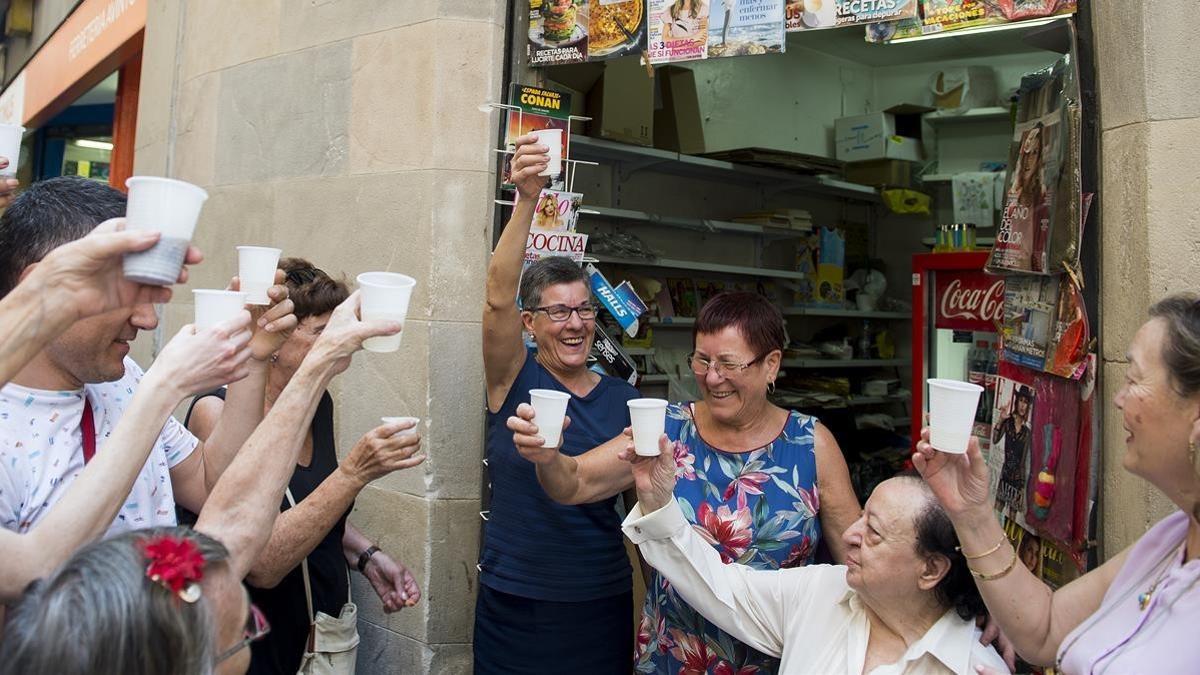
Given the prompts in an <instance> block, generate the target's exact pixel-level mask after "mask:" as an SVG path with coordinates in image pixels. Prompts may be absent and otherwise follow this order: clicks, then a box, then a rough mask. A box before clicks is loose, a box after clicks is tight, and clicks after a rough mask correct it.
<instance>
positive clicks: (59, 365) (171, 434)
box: [0, 177, 296, 535]
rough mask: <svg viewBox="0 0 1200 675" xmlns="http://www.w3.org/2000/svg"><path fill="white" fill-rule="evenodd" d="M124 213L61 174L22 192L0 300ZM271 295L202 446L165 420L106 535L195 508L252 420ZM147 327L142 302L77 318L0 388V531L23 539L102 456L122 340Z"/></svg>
mask: <svg viewBox="0 0 1200 675" xmlns="http://www.w3.org/2000/svg"><path fill="white" fill-rule="evenodd" d="M124 213H125V196H124V195H123V194H121V193H120V192H118V191H117V190H115V189H113V188H111V187H109V186H107V185H104V184H102V183H98V182H95V181H89V180H86V179H81V178H75V177H62V178H53V179H50V180H46V181H42V182H40V183H35V184H33V185H31V186H30V187H29V188H28V189H27V190H26V191H25V192H23V193H22V194H21V195H20V196H18V197H17V198H16V199H15V200H14V201H13V203H12V205H11V206H9V207H8V208H7V209H6V210H5V211H4V214H3V215H2V216H0V297H3V296H4V295H6V294H7V293H8V292H9V291H11V290H12V289H13V288H14V287H15V286H16V284H17V283H18V282H19V281H20V279H21V278H22V277H23V276H24V275H25V274H26V273H27V272H28V271H29V270H30V269H32V266H33V265H36V264H37V262H38V261H39V260H41V258H42V257H43V256H45V255H46V254H47V253H48V252H50V251H51V250H53V249H54V248H55V247H56V246H59V245H62V244H64V243H67V242H69V241H73V240H75V239H78V238H80V237H82V236H84V235H86V234H87V233H88V232H89V231H91V229H92V228H93V227H95V226H96V225H97V224H99V223H100V222H102V221H104V220H107V219H110V218H119V217H122V216H124ZM271 294H272V299H273V300H274V301H275V303H274V304H273V306H271V307H270V308H269V309H268V310H267V311H266V313H265V314H264V315H263V316H262V318H261V319H260V320H259V321H258V324H259V325H256V326H255V332H254V337H253V339H252V340H251V343H250V346H249V347H248V349H250V350H251V359H250V375H249V376H248V377H247V378H245V379H243V380H241V381H239V382H235V383H233V384H231V385H230V386H229V398H230V400H232V399H233V397H236V398H237V403H234V404H233V405H226V407H225V413H224V414H223V415H222V417H221V419H220V421H219V422H218V425H217V428H216V429H215V430H214V432H213V434H212V436H210V437H209V439H208V441H207V442H205V443H200V442H198V441H197V440H196V438H195V437H194V436H192V435H191V433H189V432H188V431H187V430H186V429H185V428H184V427H183V426H182V425H180V424H179V423H178V422H176V421H175V420H174V419H173V418H171V419H168V421H167V423H166V425H165V426H164V427H163V431H162V433H161V434H160V435H159V437H158V441H157V443H156V444H155V447H154V449H153V450H152V451H151V453H150V457H149V459H148V460H147V462H146V465H145V467H143V469H142V472H141V475H140V476H139V477H138V480H137V482H136V483H135V484H134V488H133V491H132V492H131V493H130V495H129V499H128V500H127V501H126V503H125V505H124V506H123V507H122V509H121V511H120V513H119V514H118V516H117V518H116V520H115V521H113V524H112V526H111V527H110V528H109V530H108V534H109V535H112V534H115V533H118V532H122V531H125V530H130V529H141V528H146V527H155V526H167V525H174V524H175V504H176V503H178V504H180V505H182V506H184V507H186V508H187V509H189V510H191V511H196V512H198V511H199V510H200V507H201V506H202V505H203V504H204V501H205V499H207V497H208V493H209V490H210V489H211V488H212V486H213V485H214V484H215V483H216V481H217V478H219V477H220V475H221V472H222V471H224V470H225V467H226V466H228V465H229V462H230V461H231V460H232V459H233V457H234V455H235V454H236V452H237V450H238V449H239V448H240V447H241V446H242V443H244V442H245V440H246V439H247V438H248V437H249V436H250V434H251V432H253V431H254V428H255V427H256V426H257V425H258V423H259V422H260V421H261V420H262V416H263V394H264V391H265V386H266V373H267V365H268V363H267V360H268V359H269V358H270V356H271V354H272V353H274V351H275V350H276V349H277V348H278V346H279V345H280V344H281V343H282V342H283V340H285V339H286V338H287V335H288V334H289V333H290V332H291V330H292V329H293V328H294V327H295V323H296V321H295V316H293V315H292V313H291V312H292V303H291V301H290V300H288V299H287V289H286V287H283V286H276V287H274V288H273V289H272V291H271ZM256 318H257V317H256ZM157 325H158V317H157V315H156V314H155V311H154V306H153V305H149V304H146V305H137V306H135V307H133V308H128V309H120V310H115V311H112V312H108V313H105V314H101V315H98V316H94V317H91V318H88V319H84V320H81V321H78V322H76V324H75V325H73V326H72V327H71V328H70V329H69V330H67V331H66V332H65V333H63V334H62V335H61V336H59V337H58V338H56V339H55V340H54V341H52V342H51V343H49V344H48V345H47V346H46V347H45V348H44V349H43V350H42V351H41V352H40V353H39V354H38V355H37V356H36V357H34V359H33V360H32V361H31V362H30V363H29V364H28V365H27V366H25V368H24V369H23V370H21V372H20V373H18V374H17V376H16V377H14V378H13V379H12V381H11V382H10V383H9V384H8V385H6V386H4V387H3V388H2V389H0V527H4V528H5V529H9V530H14V531H17V532H25V531H27V530H28V529H29V528H30V527H31V526H32V525H34V524H35V523H36V522H37V521H38V520H39V519H40V518H41V517H42V516H44V515H45V513H46V512H47V510H48V509H49V508H50V506H52V505H53V504H54V503H55V502H56V501H58V499H60V498H61V496H62V495H63V493H64V492H65V491H66V489H67V487H68V486H69V485H70V484H71V482H72V481H73V480H74V478H75V477H76V476H77V475H78V474H79V472H80V471H81V470H82V469H83V466H84V462H85V455H87V454H88V453H89V452H103V451H104V439H105V438H106V437H107V435H108V434H110V433H111V432H112V429H113V427H115V426H116V423H117V421H118V420H119V419H120V417H121V414H122V412H123V411H124V409H125V407H126V405H127V404H128V402H129V399H130V397H131V396H132V395H133V392H134V389H135V388H136V387H137V385H138V382H139V381H140V379H141V376H142V371H141V369H140V368H138V366H137V365H136V364H135V363H134V362H133V361H132V360H131V359H129V358H128V357H127V355H128V353H129V343H130V342H132V341H133V339H134V338H136V337H137V334H138V331H140V330H152V329H154V328H155V327H156V326H157ZM87 417H90V422H91V423H90V425H89V424H85V419H86V418H87ZM89 429H90V430H91V433H89Z"/></svg>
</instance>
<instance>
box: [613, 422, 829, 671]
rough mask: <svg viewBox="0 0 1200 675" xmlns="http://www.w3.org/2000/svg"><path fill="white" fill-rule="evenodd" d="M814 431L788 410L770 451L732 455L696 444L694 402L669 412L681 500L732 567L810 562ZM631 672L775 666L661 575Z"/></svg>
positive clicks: (815, 534) (649, 592)
mask: <svg viewBox="0 0 1200 675" xmlns="http://www.w3.org/2000/svg"><path fill="white" fill-rule="evenodd" d="M815 423H816V420H815V419H814V418H812V417H809V416H807V415H803V414H801V413H798V412H795V411H792V412H791V413H789V415H788V420H787V424H786V425H785V426H784V428H783V431H782V433H780V434H779V436H777V437H776V438H775V440H774V441H772V442H771V443H770V444H768V445H766V446H764V447H762V448H759V449H757V450H753V451H750V452H743V453H732V452H724V451H721V450H718V449H716V448H713V447H711V446H709V445H708V444H707V443H705V442H704V440H703V439H702V438H700V434H699V433H698V432H697V430H696V425H695V423H694V422H693V420H692V408H691V405H690V404H675V405H671V406H669V407H668V408H667V427H666V433H667V437H668V438H670V439H671V442H672V447H673V448H674V451H675V467H676V468H675V476H676V478H677V482H676V484H675V499H676V501H678V502H679V506H680V507H682V509H683V513H684V516H685V517H686V518H687V519H688V521H689V522H691V523H692V527H693V528H695V530H696V532H697V533H699V534H700V536H701V537H704V539H705V541H707V542H709V543H710V544H712V546H713V548H715V549H716V550H717V551H718V552H719V553H720V554H721V559H722V560H723V561H725V563H726V564H728V563H732V562H736V563H741V564H743V565H749V566H750V567H753V568H755V569H763V570H769V569H780V568H784V567H799V566H801V565H806V564H808V563H809V562H810V561H811V560H812V556H813V553H814V552H815V551H816V548H817V544H818V543H819V541H820V538H821V524H820V521H819V520H818V519H817V509H818V506H819V502H818V498H817V487H816V479H817V460H816V446H815V444H814V440H813V425H814V424H815ZM634 669H635V670H636V672H638V673H659V674H665V675H701V674H704V673H712V674H714V675H771V674H773V673H776V672H777V671H778V669H779V661H778V660H777V659H774V658H772V657H769V656H767V655H765V654H762V653H761V652H758V651H756V650H754V649H752V648H751V647H748V646H746V645H744V644H742V643H741V642H739V641H738V640H736V639H735V638H733V637H732V636H730V635H729V634H727V633H725V632H724V631H722V630H721V629H719V628H717V627H716V626H714V625H713V624H711V623H709V621H708V620H707V619H705V618H704V617H703V616H701V615H700V614H699V613H698V612H696V611H695V610H694V609H692V608H691V607H689V606H688V604H687V603H686V602H684V601H683V600H682V599H681V598H680V597H679V596H677V595H676V594H675V591H674V589H672V588H671V585H670V584H669V583H668V582H667V581H666V580H664V579H663V578H662V577H660V576H659V575H658V574H657V573H655V574H654V575H653V576H652V577H651V578H650V580H649V582H648V583H647V589H646V605H645V607H644V608H643V612H642V623H641V626H640V628H639V630H638V640H637V645H636V651H635V654H634Z"/></svg>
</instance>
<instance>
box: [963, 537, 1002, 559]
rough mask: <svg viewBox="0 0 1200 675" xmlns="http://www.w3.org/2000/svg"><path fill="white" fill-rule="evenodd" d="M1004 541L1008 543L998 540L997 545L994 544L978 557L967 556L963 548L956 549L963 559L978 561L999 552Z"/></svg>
mask: <svg viewBox="0 0 1200 675" xmlns="http://www.w3.org/2000/svg"><path fill="white" fill-rule="evenodd" d="M1006 541H1008V539H1001V540H1000V543H999V544H996V545H995V546H993V547H991V548H989V549H988V550H987V553H980V554H979V555H967V552H966V551H964V550H963V548H962V547H961V546H959V547H957V548H958V552H959V553H961V554H963V557H964V558H966V559H967V560H979V559H980V558H986V557H988V556H989V555H991V554H993V553H995V552H996V551H999V550H1000V547H1001V546H1003V545H1004V542H1006Z"/></svg>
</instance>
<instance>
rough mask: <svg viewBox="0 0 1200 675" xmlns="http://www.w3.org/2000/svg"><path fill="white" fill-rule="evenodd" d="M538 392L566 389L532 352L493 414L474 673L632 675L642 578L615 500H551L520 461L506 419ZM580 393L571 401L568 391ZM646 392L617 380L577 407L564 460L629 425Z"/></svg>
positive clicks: (573, 405)
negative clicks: (636, 594)
mask: <svg viewBox="0 0 1200 675" xmlns="http://www.w3.org/2000/svg"><path fill="white" fill-rule="evenodd" d="M530 389H555V390H558V391H564V392H566V391H567V390H566V388H565V387H563V386H562V385H561V384H560V383H559V382H558V380H556V379H555V378H554V376H553V375H551V374H550V372H549V371H547V370H546V369H545V368H543V367H542V366H541V364H539V363H538V362H537V360H536V359H535V358H534V355H533V353H532V352H530V353H529V354H528V355H527V357H526V359H525V364H524V365H523V366H522V367H521V371H520V373H518V374H517V378H516V381H514V382H513V385H512V388H511V389H510V390H509V393H508V397H507V398H506V399H505V401H504V404H503V405H502V406H501V408H500V410H499V411H498V412H495V413H492V412H490V411H489V412H488V440H487V458H488V472H489V476H490V478H491V483H492V500H491V505H490V513H489V516H488V521H487V522H486V523H485V524H484V535H483V548H482V552H481V554H480V566H481V568H482V569H481V572H480V577H479V580H480V588H479V596H478V599H477V602H476V608H475V641H474V652H475V672H476V673H479V674H483V673H506V674H508V673H526V672H528V673H545V672H547V670H546V669H547V667H548V666H549V664H554V666H553V669H554V671H555V672H570V673H572V675H581V674H585V673H598V674H599V673H603V674H604V675H611V674H612V673H625V672H629V670H630V667H631V664H632V659H631V656H632V654H633V594H632V576H631V575H632V570H631V568H630V566H629V558H628V556H627V555H626V553H625V546H624V542H623V540H622V537H621V529H620V524H621V523H620V518H619V517H618V515H617V512H616V508H615V506H616V497H610V498H608V499H605V500H602V501H599V502H595V503H592V504H581V505H578V506H564V505H562V504H558V503H556V502H554V501H553V500H551V499H550V498H549V497H548V496H547V495H546V493H545V491H544V490H543V489H542V487H541V485H540V484H539V483H538V480H537V474H536V471H535V469H534V465H533V464H532V463H530V462H528V461H526V460H525V459H524V458H522V457H521V455H520V454H518V453H517V449H516V447H515V446H514V445H513V442H512V432H511V431H509V430H508V427H507V426H506V422H507V420H508V418H509V417H511V416H512V415H514V414H515V413H516V409H517V406H518V405H520V404H521V403H528V402H529V390H530ZM567 393H570V392H567ZM638 396H639V394H638V392H637V390H636V389H634V388H633V387H632V386H630V385H629V384H628V383H627V382H624V381H622V380H619V379H617V378H613V377H608V376H602V377H601V380H600V383H599V384H597V385H596V386H595V388H593V389H592V391H591V392H589V393H588V395H587V396H584V397H579V396H575V395H573V394H572V396H571V400H570V402H569V403H568V404H567V415H568V416H569V417H570V418H571V426H570V427H568V428H567V429H566V430H565V431H564V432H563V449H562V451H563V452H564V453H565V454H568V455H572V456H576V455H581V454H583V453H584V452H587V451H588V450H591V449H592V448H595V447H596V446H598V445H601V444H603V443H605V442H607V441H609V440H611V439H612V438H613V437H615V436H617V435H619V434H620V433H621V431H622V430H623V429H624V428H625V427H627V426H629V409H628V407H627V406H626V403H627V402H628V401H629V400H630V399H634V398H638Z"/></svg>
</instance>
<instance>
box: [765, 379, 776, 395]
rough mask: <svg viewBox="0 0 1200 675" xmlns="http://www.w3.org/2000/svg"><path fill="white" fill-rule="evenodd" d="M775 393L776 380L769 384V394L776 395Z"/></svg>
mask: <svg viewBox="0 0 1200 675" xmlns="http://www.w3.org/2000/svg"><path fill="white" fill-rule="evenodd" d="M774 393H775V380H771V381H770V382H768V383H767V394H774Z"/></svg>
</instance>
